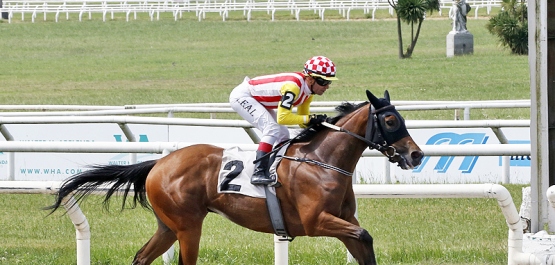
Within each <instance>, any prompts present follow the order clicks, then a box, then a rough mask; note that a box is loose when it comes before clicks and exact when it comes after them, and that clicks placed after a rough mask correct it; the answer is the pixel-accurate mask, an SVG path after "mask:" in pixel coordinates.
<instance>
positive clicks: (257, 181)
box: [251, 175, 275, 185]
mask: <svg viewBox="0 0 555 265" xmlns="http://www.w3.org/2000/svg"><path fill="white" fill-rule="evenodd" d="M274 182H275V179H273V178H272V177H270V176H254V175H253V176H252V177H251V184H253V185H269V184H273V183H274Z"/></svg>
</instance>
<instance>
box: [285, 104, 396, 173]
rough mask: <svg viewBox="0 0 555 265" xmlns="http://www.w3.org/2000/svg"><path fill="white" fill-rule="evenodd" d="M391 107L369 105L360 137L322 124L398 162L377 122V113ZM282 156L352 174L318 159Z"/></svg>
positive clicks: (324, 123)
mask: <svg viewBox="0 0 555 265" xmlns="http://www.w3.org/2000/svg"><path fill="white" fill-rule="evenodd" d="M391 109H395V107H394V106H393V105H389V106H385V107H383V108H380V109H378V110H375V109H374V107H373V106H371V107H370V108H369V109H368V124H367V125H366V135H365V137H362V136H360V135H358V134H356V133H353V132H351V131H349V130H346V129H344V128H342V127H339V126H336V125H333V124H331V123H328V122H322V123H321V124H322V126H325V127H328V128H330V129H332V130H336V131H338V132H343V133H346V134H348V135H350V136H353V137H355V138H357V139H359V140H361V141H363V142H364V143H365V144H366V145H368V148H370V149H375V150H377V151H379V152H381V153H383V154H384V155H385V156H386V157H387V158H388V159H389V162H391V163H396V162H399V158H400V155H399V153H397V150H396V149H395V147H393V146H391V145H388V143H387V141H386V140H385V139H384V138H383V136H382V131H383V129H382V128H381V127H380V125H379V124H378V119H379V118H378V114H379V113H381V112H384V111H387V110H391ZM374 141H379V142H381V143H376V142H374ZM282 157H283V158H286V159H289V160H293V161H296V162H305V163H309V164H313V165H317V166H320V167H323V168H326V169H331V170H334V171H336V172H339V173H341V174H343V175H346V176H349V177H351V176H353V173H351V172H349V171H346V170H344V169H341V168H338V167H336V166H332V165H329V164H326V163H323V162H320V161H316V160H313V159H309V158H300V157H292V156H282Z"/></svg>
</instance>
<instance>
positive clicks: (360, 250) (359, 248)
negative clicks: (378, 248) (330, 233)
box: [338, 229, 377, 265]
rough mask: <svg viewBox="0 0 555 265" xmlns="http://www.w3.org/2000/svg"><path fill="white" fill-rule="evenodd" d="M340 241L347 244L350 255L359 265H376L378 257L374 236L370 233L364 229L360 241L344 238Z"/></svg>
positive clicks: (340, 238)
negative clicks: (375, 251) (375, 250)
mask: <svg viewBox="0 0 555 265" xmlns="http://www.w3.org/2000/svg"><path fill="white" fill-rule="evenodd" d="M338 239H339V240H341V242H343V244H345V246H346V247H347V249H348V250H349V253H351V255H353V257H354V258H355V259H356V260H357V261H358V263H359V264H364V265H366V264H368V265H374V264H377V263H376V256H375V254H374V245H373V239H372V236H370V234H369V233H368V231H366V230H364V229H362V233H361V236H360V238H359V239H352V238H342V237H339V238H338Z"/></svg>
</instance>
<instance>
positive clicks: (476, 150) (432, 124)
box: [0, 109, 530, 183]
mask: <svg viewBox="0 0 555 265" xmlns="http://www.w3.org/2000/svg"><path fill="white" fill-rule="evenodd" d="M212 110H213V109H212ZM86 123H92V124H101V123H113V124H118V126H119V127H120V128H121V130H122V132H123V134H124V135H125V136H126V138H127V139H128V140H129V141H130V142H136V139H135V134H134V133H133V131H132V130H131V129H130V127H129V126H128V125H129V124H148V125H183V126H207V127H228V128H243V129H244V130H245V132H246V133H247V134H248V135H249V136H250V138H251V139H252V141H253V142H254V143H258V142H259V136H258V135H257V133H256V131H255V130H254V128H253V127H252V125H250V124H249V123H248V122H246V121H242V120H221V119H191V118H159V117H132V116H61V117H60V116H45V117H36V116H31V117H27V116H17V117H1V116H0V133H1V134H2V135H3V136H4V138H5V139H6V142H0V150H1V151H3V152H9V153H7V176H8V180H14V179H15V156H14V153H13V152H29V151H30V150H33V151H34V152H44V151H47V152H52V151H54V152H63V151H64V150H71V148H69V147H70V146H71V145H68V143H55V144H48V143H40V142H38V143H37V142H33V143H29V142H18V141H17V137H16V136H14V135H12V133H11V132H10V130H9V129H8V127H7V126H6V125H9V124H86ZM406 125H407V128H408V129H426V128H491V130H492V131H493V132H494V134H495V135H496V136H497V138H498V140H499V142H500V143H502V144H501V145H494V146H495V149H496V150H500V152H501V153H500V156H503V161H502V164H503V167H502V170H503V171H502V183H510V167H509V165H510V156H529V155H530V145H525V144H518V145H510V144H508V140H507V138H506V136H505V134H504V132H503V128H507V127H510V128H515V127H524V128H529V127H530V121H529V120H462V121H430V120H420V121H406ZM119 144H121V143H113V142H109V143H99V142H95V143H82V145H81V146H82V150H83V152H97V153H109V151H108V152H102V150H111V149H109V148H110V147H111V146H114V145H119ZM149 144H151V145H153V146H165V148H167V149H168V150H169V151H175V150H176V148H178V147H179V146H181V147H182V146H183V145H179V143H149ZM175 144H178V146H175ZM138 146H140V147H131V146H126V148H130V149H133V150H138V151H137V152H135V151H133V152H130V153H131V155H130V163H135V162H136V153H140V152H142V150H143V146H145V145H142V144H141V145H138ZM106 147H107V148H106ZM72 148H76V147H72ZM135 148H136V149H135ZM149 148H152V147H149ZM423 148H425V149H426V150H425V153H426V155H429V156H438V154H439V153H441V152H442V151H441V150H442V149H445V147H444V146H443V147H442V146H424V147H423ZM459 148H460V149H459ZM491 148H492V147H491V145H488V146H476V145H473V146H458V147H456V148H454V147H450V148H449V149H450V150H451V151H450V153H448V154H447V155H455V156H467V155H480V154H482V151H481V150H489V149H491ZM249 149H250V148H247V149H246V150H249ZM41 150H42V151H41ZM87 150H88V151H87ZM152 153H161V150H160V149H157V150H155V152H152ZM486 153H487V152H486ZM364 154H365V155H366V156H379V153H378V152H372V151H366V152H365V153H364ZM439 156H441V155H439ZM384 165H385V166H386V167H388V166H389V162H387V159H384ZM383 183H391V172H390V170H386V171H385V173H384V176H383Z"/></svg>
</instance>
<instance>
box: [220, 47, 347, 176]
mask: <svg viewBox="0 0 555 265" xmlns="http://www.w3.org/2000/svg"><path fill="white" fill-rule="evenodd" d="M332 80H337V78H336V77H335V64H334V63H333V62H332V61H331V60H330V59H328V58H326V57H324V56H314V57H312V58H311V59H310V60H308V61H307V62H306V63H305V65H304V70H303V72H291V73H280V74H273V75H264V76H258V77H255V78H253V79H249V78H248V77H245V79H244V81H243V83H241V84H240V85H238V86H237V87H235V88H234V89H233V91H232V92H231V94H230V96H229V102H230V103H231V108H233V110H235V111H236V112H237V113H238V114H239V115H240V116H241V117H243V119H245V120H246V121H248V122H249V123H250V124H252V125H253V126H254V127H255V128H257V129H259V130H260V131H261V132H262V137H261V139H260V143H259V145H258V150H257V151H256V159H259V158H262V157H263V158H262V159H260V160H258V162H256V165H255V167H256V168H255V170H254V174H253V176H252V178H251V183H252V184H255V185H259V184H261V185H267V184H270V183H272V182H274V180H273V179H272V178H270V176H269V175H270V174H269V171H268V167H269V156H266V154H268V153H269V152H270V151H272V149H273V147H274V145H275V144H278V143H280V142H282V141H285V140H288V139H289V130H288V129H287V127H285V125H299V126H301V127H306V126H308V125H317V124H320V123H322V122H323V121H325V120H326V115H325V114H323V115H320V114H319V115H316V114H312V115H310V102H312V97H313V96H314V94H316V95H322V94H324V92H326V90H327V89H328V87H329V85H330V84H331V82H332ZM294 106H296V107H297V113H294V112H293V107H294Z"/></svg>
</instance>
